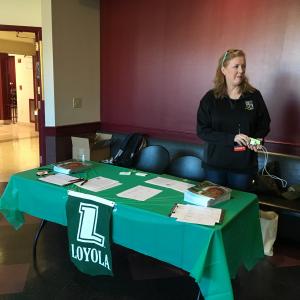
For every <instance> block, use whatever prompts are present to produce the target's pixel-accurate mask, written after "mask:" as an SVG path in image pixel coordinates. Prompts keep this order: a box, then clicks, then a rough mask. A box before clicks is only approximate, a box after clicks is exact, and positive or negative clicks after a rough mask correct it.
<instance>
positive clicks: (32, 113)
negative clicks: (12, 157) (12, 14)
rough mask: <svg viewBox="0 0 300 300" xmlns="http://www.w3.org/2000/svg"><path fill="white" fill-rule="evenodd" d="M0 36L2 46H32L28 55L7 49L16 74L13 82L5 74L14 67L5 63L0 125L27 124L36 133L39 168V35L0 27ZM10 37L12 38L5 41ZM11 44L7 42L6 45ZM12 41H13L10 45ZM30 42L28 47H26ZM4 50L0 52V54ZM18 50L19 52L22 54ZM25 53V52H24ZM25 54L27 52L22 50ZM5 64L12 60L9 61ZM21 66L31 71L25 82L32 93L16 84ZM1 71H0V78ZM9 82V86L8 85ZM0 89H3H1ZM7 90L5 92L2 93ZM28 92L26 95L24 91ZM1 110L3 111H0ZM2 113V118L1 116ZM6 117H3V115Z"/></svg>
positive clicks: (37, 29)
mask: <svg viewBox="0 0 300 300" xmlns="http://www.w3.org/2000/svg"><path fill="white" fill-rule="evenodd" d="M1 34H4V35H5V43H2V41H3V40H2V41H1V46H2V48H3V45H4V46H5V45H9V44H10V46H12V47H15V46H16V40H18V41H19V42H20V43H22V44H23V46H24V45H26V47H27V46H28V44H31V45H30V47H31V51H33V52H32V53H31V55H30V53H28V52H26V53H24V52H23V53H22V52H21V53H20V52H19V53H17V52H16V51H14V49H11V48H10V49H7V51H6V54H7V55H8V56H10V57H13V56H14V62H15V70H16V74H15V76H16V79H15V81H14V80H13V79H12V78H13V75H12V74H13V71H11V72H10V74H8V70H7V69H8V66H10V69H11V70H13V63H11V62H8V63H7V69H6V72H7V75H6V76H7V87H6V88H2V94H4V95H5V94H6V96H3V97H2V99H4V98H5V100H4V101H5V104H3V101H2V105H1V101H0V122H1V119H2V120H3V122H2V123H4V124H5V123H7V122H6V120H9V121H10V123H12V124H14V123H15V124H17V125H20V124H21V123H28V124H30V123H31V124H32V125H33V126H34V129H35V131H36V132H38V133H39V161H40V164H43V161H44V157H45V145H44V134H43V132H44V119H45V118H44V105H43V97H42V92H43V89H42V75H41V73H42V70H41V44H42V43H41V42H42V31H41V28H40V27H27V26H10V25H0V39H1ZM8 36H10V37H11V38H8ZM8 40H10V42H7V41H8ZM11 40H12V41H11ZM29 41H31V43H29ZM2 50H3V49H0V52H3V51H2ZM23 50H24V49H23ZM23 50H21V51H23ZM27 50H28V49H27ZM24 51H26V49H25V50H24ZM0 57H1V56H0ZM8 60H11V61H12V60H13V58H9V59H8ZM22 64H23V67H22V69H23V71H24V72H25V73H26V72H29V71H31V74H32V75H25V76H24V78H27V79H28V78H30V79H31V84H32V90H33V91H32V92H31V93H30V92H28V90H27V89H26V87H27V84H28V83H25V84H23V83H20V82H19V81H18V67H20V66H21V65H22ZM3 73H4V71H3V69H2V71H1V74H3ZM10 82H11V84H10ZM2 86H3V85H2ZM5 89H6V90H5ZM26 90H27V91H26ZM21 96H22V97H25V98H24V99H26V101H24V100H22V102H20V101H21V100H20V97H21ZM1 107H2V108H1ZM1 109H2V111H3V112H2V116H1ZM4 114H5V115H4Z"/></svg>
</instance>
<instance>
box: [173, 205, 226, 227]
mask: <svg viewBox="0 0 300 300" xmlns="http://www.w3.org/2000/svg"><path fill="white" fill-rule="evenodd" d="M170 217H172V218H176V219H177V221H180V222H186V223H194V224H201V225H209V226H213V225H215V224H216V223H221V222H222V219H223V210H222V209H220V208H213V207H201V206H195V205H190V204H176V206H175V207H174V208H173V209H172V212H171V215H170Z"/></svg>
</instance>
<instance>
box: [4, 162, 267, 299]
mask: <svg viewBox="0 0 300 300" xmlns="http://www.w3.org/2000/svg"><path fill="white" fill-rule="evenodd" d="M120 171H128V170H127V169H124V168H120V167H116V166H111V165H105V164H96V163H95V164H94V167H93V168H92V169H91V170H89V171H88V172H86V173H82V174H76V176H78V177H82V176H84V177H85V178H93V177H95V176H104V177H107V178H111V179H115V180H119V181H120V182H122V185H120V186H118V187H115V188H112V189H109V190H105V191H102V192H98V193H92V192H88V191H86V190H84V189H81V188H79V187H76V186H75V185H71V186H68V187H59V186H55V185H51V184H47V183H44V182H41V181H39V180H37V176H36V170H29V171H26V172H22V173H18V174H15V175H13V176H12V177H11V179H10V180H9V183H8V185H7V188H6V190H5V192H4V194H3V195H2V198H1V201H0V210H1V212H2V213H3V214H4V216H5V217H6V219H7V220H8V221H9V222H10V224H12V226H14V227H15V228H16V229H18V228H19V227H20V226H22V224H23V222H24V218H23V212H25V213H28V214H30V215H33V216H36V217H39V218H41V219H45V220H48V221H51V222H55V223H58V224H61V225H65V226H67V218H66V210H65V205H66V201H67V190H68V189H72V190H76V191H80V192H86V193H90V194H94V195H97V196H100V197H103V198H105V199H108V200H112V201H115V202H116V203H117V205H116V208H115V209H114V211H113V218H112V220H113V222H112V238H113V241H114V242H115V243H117V244H119V245H122V246H124V247H127V248H130V249H133V250H135V251H138V252H140V253H143V254H145V255H149V256H151V257H154V258H157V259H159V260H161V261H164V262H167V263H170V264H172V265H174V266H177V267H179V268H182V269H183V270H185V271H187V272H189V273H190V275H191V276H192V277H193V278H195V280H196V281H197V282H198V283H199V286H200V288H201V292H202V294H203V295H204V297H205V299H211V300H212V299H220V300H224V299H233V293H232V288H231V282H230V278H233V277H234V276H235V275H236V272H237V270H238V268H239V267H240V266H241V265H244V266H246V268H248V269H251V268H252V267H253V266H254V265H255V264H256V262H257V261H258V259H260V258H261V257H263V246H262V238H261V230H260V223H259V214H258V203H257V200H256V196H255V195H254V194H249V193H244V192H239V191H233V194H232V199H231V200H230V201H227V202H224V203H220V204H219V205H218V206H219V207H222V208H223V209H224V210H225V218H224V221H223V223H222V224H221V225H216V226H214V227H210V226H201V225H194V224H188V223H182V222H177V221H176V220H175V219H172V218H170V217H168V214H169V212H170V211H171V208H172V207H173V205H174V204H175V203H183V194H182V193H180V192H177V191H174V190H170V189H167V188H162V187H158V186H154V185H150V184H147V183H145V181H146V180H148V179H152V178H154V177H156V176H157V175H155V174H148V175H147V176H146V177H139V176H136V175H135V173H134V171H133V173H132V175H130V176H124V175H120V174H119V173H120ZM165 176H166V177H170V176H167V175H165ZM136 185H144V186H148V187H152V188H157V189H160V190H162V192H161V193H159V194H158V195H157V196H155V197H153V198H150V199H148V200H147V201H143V202H140V201H134V200H129V199H125V198H120V197H117V196H116V194H118V193H119V192H121V191H124V190H126V189H128V188H131V187H134V186H136Z"/></svg>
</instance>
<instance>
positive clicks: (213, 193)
mask: <svg viewBox="0 0 300 300" xmlns="http://www.w3.org/2000/svg"><path fill="white" fill-rule="evenodd" d="M230 197H231V189H230V188H227V187H224V186H221V185H217V184H215V183H213V182H210V181H208V180H205V181H202V182H200V183H198V184H197V185H195V186H193V187H191V188H189V189H188V190H186V191H185V192H184V201H186V202H189V203H192V204H196V205H200V206H213V205H215V204H217V203H219V202H222V201H226V200H229V199H230Z"/></svg>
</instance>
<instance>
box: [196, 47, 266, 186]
mask: <svg viewBox="0 0 300 300" xmlns="http://www.w3.org/2000/svg"><path fill="white" fill-rule="evenodd" d="M245 70H246V57H245V53H244V52H243V51H242V50H237V49H229V50H227V51H226V52H225V53H224V54H223V55H222V56H221V57H220V59H219V63H218V67H217V71H216V76H215V80H214V88H213V89H212V90H210V91H208V92H207V93H206V95H205V96H204V97H203V98H202V100H201V102H200V106H199V109H198V114H197V133H198V136H199V137H200V138H201V139H202V140H204V141H205V142H206V148H205V157H204V160H203V167H204V169H205V171H206V175H207V176H206V177H207V179H208V180H210V181H212V182H215V183H217V184H220V185H225V186H228V187H231V188H235V189H240V190H247V189H248V187H249V184H250V182H251V181H252V177H253V175H254V174H255V173H256V172H257V165H258V163H257V150H258V149H259V148H260V145H254V146H253V145H250V138H255V139H260V140H261V141H263V138H264V137H265V136H266V135H267V134H268V132H269V130H270V116H269V113H268V110H267V107H266V105H265V102H264V100H263V98H262V95H261V93H260V92H259V91H258V90H257V89H255V88H254V87H253V86H251V85H250V84H249V82H248V79H247V77H246V76H245Z"/></svg>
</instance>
